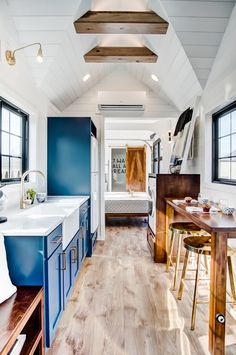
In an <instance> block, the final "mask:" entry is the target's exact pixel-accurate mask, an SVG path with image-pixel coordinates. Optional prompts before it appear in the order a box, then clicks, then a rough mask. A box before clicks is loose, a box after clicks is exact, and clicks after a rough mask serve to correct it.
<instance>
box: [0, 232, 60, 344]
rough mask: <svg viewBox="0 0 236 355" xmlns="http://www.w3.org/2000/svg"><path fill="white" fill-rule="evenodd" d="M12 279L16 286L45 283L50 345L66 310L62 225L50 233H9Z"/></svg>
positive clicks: (47, 334) (9, 266)
mask: <svg viewBox="0 0 236 355" xmlns="http://www.w3.org/2000/svg"><path fill="white" fill-rule="evenodd" d="M4 240H5V246H6V254H7V259H8V268H9V273H10V277H11V280H12V282H13V284H15V285H16V286H43V287H44V297H45V307H44V312H45V342H46V346H47V347H49V346H50V345H51V343H52V339H53V336H54V334H55V331H56V327H57V323H58V321H59V319H60V316H61V314H62V312H63V295H64V291H63V276H64V275H63V272H64V271H63V268H64V253H63V251H62V225H59V226H58V227H57V228H55V229H54V230H53V231H52V232H51V233H50V234H49V235H48V236H42V237H40V236H27V237H26V236H5V238H4Z"/></svg>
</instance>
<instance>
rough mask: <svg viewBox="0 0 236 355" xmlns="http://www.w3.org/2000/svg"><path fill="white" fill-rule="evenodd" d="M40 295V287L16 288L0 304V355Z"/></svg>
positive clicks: (41, 290)
mask: <svg viewBox="0 0 236 355" xmlns="http://www.w3.org/2000/svg"><path fill="white" fill-rule="evenodd" d="M1 287H2V286H1ZM3 287H4V286H3ZM42 294H43V288H42V287H40V286H28V287H27V286H21V287H17V292H16V293H15V294H14V295H13V296H12V297H10V298H9V299H8V300H6V301H5V302H3V303H2V304H0V354H1V353H2V350H3V349H4V347H5V345H6V344H7V343H8V341H9V340H10V339H11V337H12V336H13V334H14V333H15V332H16V331H17V329H20V328H22V327H23V326H24V324H25V321H27V318H28V314H27V313H29V312H28V311H29V309H31V308H32V307H33V305H34V304H35V302H36V301H37V299H38V298H39V297H41V295H42Z"/></svg>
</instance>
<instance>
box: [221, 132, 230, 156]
mask: <svg viewBox="0 0 236 355" xmlns="http://www.w3.org/2000/svg"><path fill="white" fill-rule="evenodd" d="M229 156H230V136H229V137H224V138H220V139H219V158H223V157H229Z"/></svg>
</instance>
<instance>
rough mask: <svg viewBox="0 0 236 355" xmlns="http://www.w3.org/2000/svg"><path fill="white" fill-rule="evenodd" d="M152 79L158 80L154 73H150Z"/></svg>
mask: <svg viewBox="0 0 236 355" xmlns="http://www.w3.org/2000/svg"><path fill="white" fill-rule="evenodd" d="M151 78H152V80H153V81H159V79H158V77H157V76H156V75H155V74H152V75H151Z"/></svg>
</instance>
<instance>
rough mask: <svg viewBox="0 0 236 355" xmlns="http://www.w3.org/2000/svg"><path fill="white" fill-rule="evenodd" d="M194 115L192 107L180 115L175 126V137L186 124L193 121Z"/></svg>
mask: <svg viewBox="0 0 236 355" xmlns="http://www.w3.org/2000/svg"><path fill="white" fill-rule="evenodd" d="M192 115H193V110H192V109H191V108H190V107H189V108H188V109H187V110H185V111H184V112H183V113H182V114H181V115H180V117H179V119H178V122H177V124H176V127H175V132H174V137H175V136H177V134H178V133H179V132H181V131H183V129H184V126H185V125H186V124H187V123H188V122H190V121H191V119H192Z"/></svg>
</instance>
